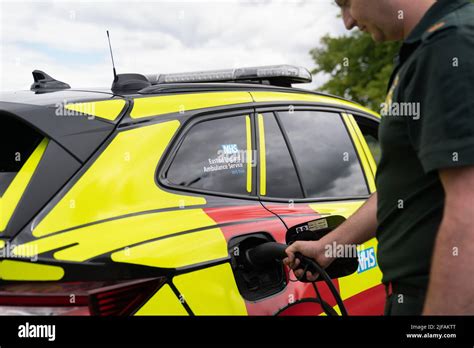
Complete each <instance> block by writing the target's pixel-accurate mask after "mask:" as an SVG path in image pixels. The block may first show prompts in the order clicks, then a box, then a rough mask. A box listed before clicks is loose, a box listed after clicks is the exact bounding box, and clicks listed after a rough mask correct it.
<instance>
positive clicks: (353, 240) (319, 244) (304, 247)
mask: <svg viewBox="0 0 474 348" xmlns="http://www.w3.org/2000/svg"><path fill="white" fill-rule="evenodd" d="M376 229H377V193H376V192H375V193H374V194H372V196H370V197H369V199H368V200H367V201H366V202H365V203H364V204H363V205H362V206H361V207H360V208H359V209H358V210H357V211H356V212H355V213H354V214H353V215H352V216H350V217H349V218H348V219H347V220H346V221H344V223H342V224H341V225H340V226H339V227H337V228H336V229H335V230H334V231H333V232H331V233H329V234H327V235H326V236H324V237H323V238H321V239H320V240H318V241H298V242H294V243H293V244H291V245H290V246H289V247H288V248H287V249H286V253H287V254H288V257H287V258H286V259H285V260H283V262H284V263H285V264H286V265H287V266H289V267H290V268H293V269H294V268H296V267H297V266H298V260H296V262H295V253H296V252H300V253H301V254H303V255H305V256H308V257H311V258H313V259H314V260H316V261H317V262H318V263H319V264H320V265H321V266H322V267H327V266H329V265H330V264H331V262H332V261H333V260H334V259H333V258H330V257H326V256H325V251H326V250H327V249H326V246H327V245H332V244H333V243H334V242H336V244H362V243H364V242H366V241H368V240H370V239H372V238H373V237H375V231H376ZM295 275H296V276H297V277H300V276H301V270H299V271H296V272H295ZM307 278H308V279H309V280H313V279H316V278H315V277H314V276H313V275H312V274H310V273H309V272H308V274H307Z"/></svg>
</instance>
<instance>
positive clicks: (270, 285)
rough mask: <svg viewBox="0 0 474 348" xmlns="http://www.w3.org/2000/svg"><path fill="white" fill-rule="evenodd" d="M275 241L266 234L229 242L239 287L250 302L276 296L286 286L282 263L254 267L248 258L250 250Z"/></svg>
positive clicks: (252, 235) (251, 235)
mask: <svg viewBox="0 0 474 348" xmlns="http://www.w3.org/2000/svg"><path fill="white" fill-rule="evenodd" d="M274 241H275V240H274V239H273V238H272V236H271V235H269V234H268V233H264V232H260V233H253V234H248V235H244V236H238V237H235V238H233V239H231V240H230V241H229V255H230V256H231V263H232V269H233V272H234V276H235V279H236V282H237V286H238V288H239V291H240V293H241V295H242V297H243V298H245V299H246V300H248V301H256V300H259V299H262V298H264V297H267V296H270V295H273V294H276V293H278V292H280V291H282V290H283V289H284V288H285V286H286V275H285V270H284V267H283V265H282V263H281V262H277V261H275V262H274V263H272V262H270V263H268V264H267V265H265V266H264V267H254V266H253V265H251V264H249V262H248V258H247V257H246V255H247V252H248V251H249V250H251V249H253V248H255V247H256V246H258V245H261V244H264V243H268V242H274Z"/></svg>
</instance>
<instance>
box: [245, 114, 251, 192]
mask: <svg viewBox="0 0 474 348" xmlns="http://www.w3.org/2000/svg"><path fill="white" fill-rule="evenodd" d="M245 126H246V127H245V128H246V131H247V158H246V160H247V192H249V193H250V192H252V128H251V126H250V116H246V117H245Z"/></svg>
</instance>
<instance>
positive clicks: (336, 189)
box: [278, 111, 369, 198]
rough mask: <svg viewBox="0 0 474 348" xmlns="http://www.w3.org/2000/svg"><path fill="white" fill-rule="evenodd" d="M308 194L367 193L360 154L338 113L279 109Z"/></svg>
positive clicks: (312, 196)
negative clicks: (284, 110)
mask: <svg viewBox="0 0 474 348" xmlns="http://www.w3.org/2000/svg"><path fill="white" fill-rule="evenodd" d="M278 115H279V117H280V120H281V122H282V124H283V126H284V129H285V131H286V133H287V135H288V138H289V141H290V145H291V148H292V149H293V152H294V154H295V156H296V161H297V163H298V167H299V170H300V171H301V173H300V175H301V178H302V181H303V185H304V187H305V189H306V193H307V195H308V197H310V198H323V197H335V198H338V197H341V198H342V197H351V196H362V195H367V194H368V193H369V191H368V188H367V184H366V181H365V178H364V174H363V171H362V167H361V165H360V162H359V158H358V156H357V154H356V152H355V150H354V146H353V144H352V141H351V139H350V137H349V134H348V132H347V130H346V128H345V126H344V122H343V120H342V118H341V116H340V115H339V114H336V113H331V112H319V111H293V112H279V113H278Z"/></svg>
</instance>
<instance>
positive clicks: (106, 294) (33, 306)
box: [0, 278, 165, 316]
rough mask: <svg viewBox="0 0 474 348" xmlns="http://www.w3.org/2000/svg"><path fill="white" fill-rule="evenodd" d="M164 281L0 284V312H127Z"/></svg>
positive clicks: (121, 314) (136, 307) (98, 313)
mask: <svg viewBox="0 0 474 348" xmlns="http://www.w3.org/2000/svg"><path fill="white" fill-rule="evenodd" d="M164 282H165V279H164V278H152V279H140V280H133V281H117V282H110V281H109V282H105V281H103V282H64V283H59V282H54V283H50V282H44V283H38V282H37V283H17V284H8V285H3V286H2V285H0V315H96V316H125V315H130V314H133V313H134V312H135V311H136V310H137V309H139V308H140V307H141V305H143V304H144V303H145V302H146V301H147V300H148V299H149V298H150V297H151V296H152V295H153V294H154V293H155V292H156V291H157V290H158V289H159V288H160V287H161V286H162V285H163V284H164Z"/></svg>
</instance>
